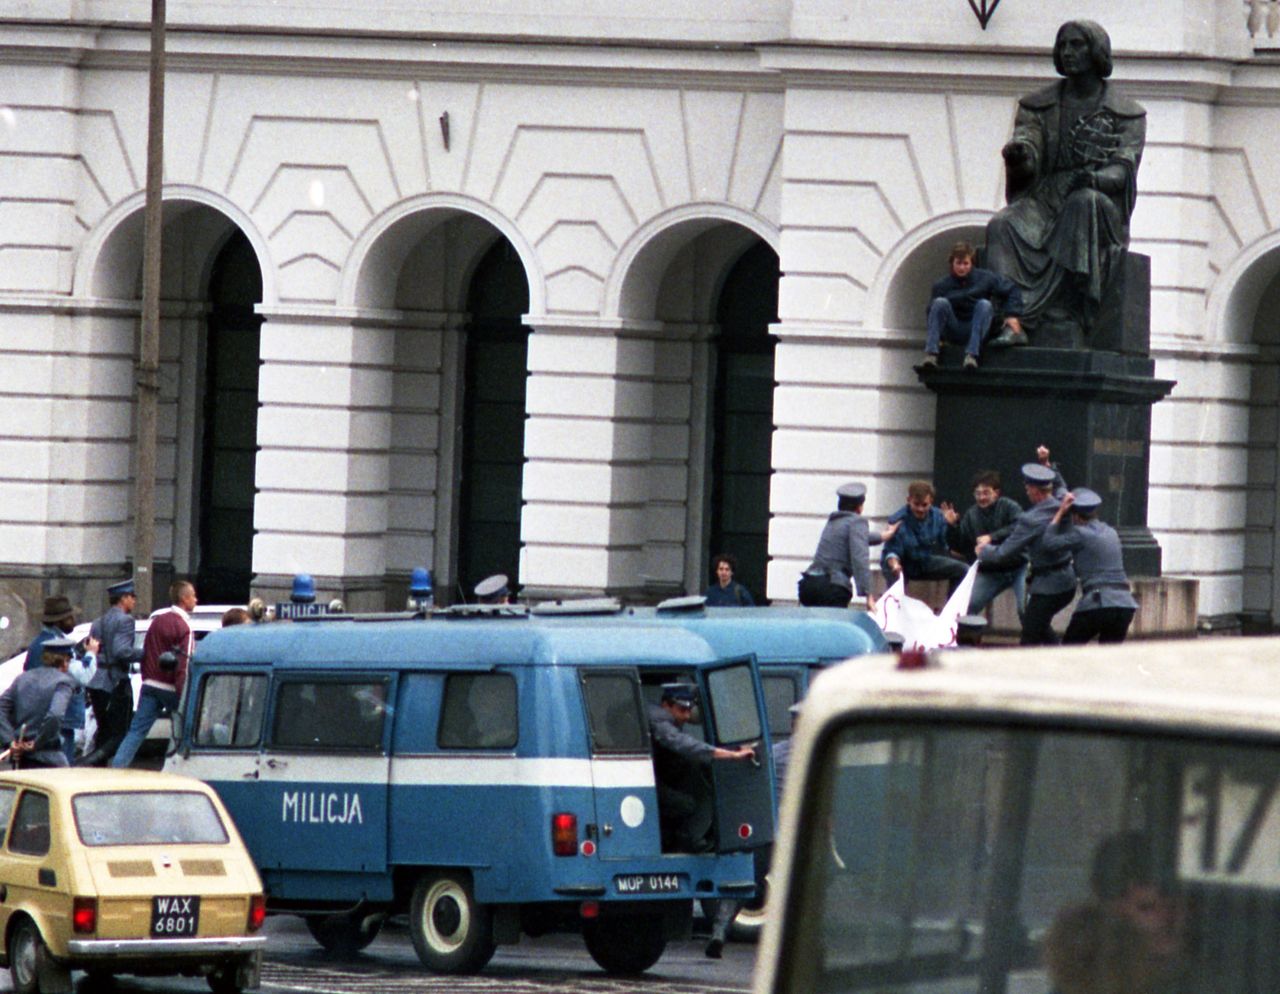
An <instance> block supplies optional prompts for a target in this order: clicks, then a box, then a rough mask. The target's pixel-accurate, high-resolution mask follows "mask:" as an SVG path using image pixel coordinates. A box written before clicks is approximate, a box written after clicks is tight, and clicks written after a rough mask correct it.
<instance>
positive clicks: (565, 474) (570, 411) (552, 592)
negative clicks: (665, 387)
mask: <svg viewBox="0 0 1280 994" xmlns="http://www.w3.org/2000/svg"><path fill="white" fill-rule="evenodd" d="M528 323H529V324H530V325H532V326H533V329H534V331H533V334H532V335H530V336H529V385H528V399H527V407H528V415H529V420H528V422H527V424H526V425H525V443H524V444H525V459H526V463H525V470H524V500H525V508H524V516H523V523H522V527H521V538H522V541H523V548H522V550H521V562H520V583H521V585H522V586H523V588H524V593H525V594H526V595H527V596H530V597H534V598H540V597H558V596H572V595H581V594H596V595H599V594H605V593H608V594H616V595H619V596H625V597H633V598H634V597H637V596H640V595H641V593H642V588H643V576H642V573H643V562H644V529H643V522H644V514H645V505H646V502H647V500H648V486H647V483H646V480H645V470H646V466H647V464H648V462H649V459H650V439H651V421H652V417H653V376H654V362H655V360H654V343H653V341H652V340H651V338H652V336H653V335H654V334H655V333H656V332H658V331H660V330H661V327H662V326H661V324H659V323H656V322H636V321H623V322H619V321H611V322H602V321H592V320H590V319H574V320H572V321H567V320H566V321H558V320H555V319H550V318H536V319H529V322H528ZM636 335H647V336H650V340H646V339H645V338H640V337H634V336H636Z"/></svg>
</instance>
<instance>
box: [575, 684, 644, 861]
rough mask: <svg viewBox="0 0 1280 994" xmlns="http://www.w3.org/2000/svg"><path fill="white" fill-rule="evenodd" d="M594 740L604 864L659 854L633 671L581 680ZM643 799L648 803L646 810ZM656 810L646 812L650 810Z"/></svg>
mask: <svg viewBox="0 0 1280 994" xmlns="http://www.w3.org/2000/svg"><path fill="white" fill-rule="evenodd" d="M578 679H579V682H580V683H581V685H582V699H583V701H584V703H585V704H586V710H587V730H588V732H589V733H590V737H591V784H592V795H593V804H594V809H595V820H594V823H595V826H596V836H597V845H598V846H599V850H600V857H601V858H602V859H610V858H612V859H621V858H624V857H629V856H651V855H654V854H655V853H657V852H660V851H661V848H662V839H661V834H660V832H659V829H658V812H657V802H656V798H655V793H654V780H653V758H652V755H651V752H650V746H649V726H648V719H647V717H646V715H645V710H644V704H643V701H642V699H641V694H640V679H639V677H638V675H637V674H636V671H635V670H634V669H624V668H618V669H602V668H600V669H598V668H595V667H592V668H590V669H583V670H582V671H581V672H580V674H579V677H578ZM645 798H649V799H650V802H649V804H648V805H646V804H645ZM650 807H651V808H652V810H651V811H650V810H647V808H650Z"/></svg>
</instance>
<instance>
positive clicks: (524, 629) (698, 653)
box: [196, 617, 724, 670]
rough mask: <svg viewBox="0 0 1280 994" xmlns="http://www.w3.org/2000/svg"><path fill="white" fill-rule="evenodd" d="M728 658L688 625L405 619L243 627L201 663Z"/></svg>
mask: <svg viewBox="0 0 1280 994" xmlns="http://www.w3.org/2000/svg"><path fill="white" fill-rule="evenodd" d="M719 658H724V657H722V656H721V655H720V654H718V653H716V652H715V651H714V650H713V649H712V647H711V646H710V645H709V644H708V643H707V641H706V640H705V639H703V638H700V637H699V636H698V635H696V634H694V633H693V632H690V631H687V630H685V629H683V628H678V627H675V626H670V625H659V624H652V625H646V624H637V623H636V622H634V621H631V622H624V623H619V624H615V625H601V624H583V625H574V624H571V623H565V622H556V623H554V624H546V623H542V622H540V621H539V620H537V619H533V618H529V617H511V618H496V619H490V618H458V619H451V618H434V619H430V620H404V621H369V622H365V621H356V620H350V619H348V620H342V621H316V622H306V623H297V622H270V623H266V624H257V625H236V626H234V627H231V628H224V629H222V630H220V631H217V632H214V633H212V634H211V635H209V636H208V638H206V639H204V640H203V641H201V643H200V646H199V649H198V650H197V652H196V662H197V664H201V665H203V664H205V663H257V664H262V665H271V666H278V667H281V668H289V667H291V666H297V665H298V664H300V663H304V662H305V664H306V665H307V666H313V665H317V666H326V665H332V666H334V667H351V666H370V667H377V668H379V669H387V668H391V669H403V668H420V667H422V666H423V665H424V664H426V665H430V666H440V667H446V666H447V667H449V668H451V669H476V670H484V669H491V668H492V667H494V666H495V665H498V664H503V665H520V664H531V663H532V664H555V663H559V664H566V665H582V664H593V663H594V664H601V665H614V666H617V665H620V664H626V665H651V666H656V667H657V666H665V667H671V666H681V665H685V666H687V665H689V664H691V663H703V662H713V661H715V660H716V659H719Z"/></svg>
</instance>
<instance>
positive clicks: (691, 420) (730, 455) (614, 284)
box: [605, 204, 778, 599]
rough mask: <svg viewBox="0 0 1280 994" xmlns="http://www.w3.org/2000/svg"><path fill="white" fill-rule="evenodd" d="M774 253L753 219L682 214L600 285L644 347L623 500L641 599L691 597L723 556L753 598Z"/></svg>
mask: <svg viewBox="0 0 1280 994" xmlns="http://www.w3.org/2000/svg"><path fill="white" fill-rule="evenodd" d="M776 243H777V232H776V230H775V229H773V228H772V227H771V226H770V225H768V224H767V223H766V222H764V221H763V220H762V219H761V218H759V217H757V216H756V215H753V214H749V213H747V212H743V211H738V210H735V209H733V208H728V207H725V206H723V205H697V204H695V205H689V206H685V207H682V208H680V209H679V210H677V211H672V212H669V213H668V214H666V215H664V216H663V217H661V218H659V219H656V220H655V221H654V222H651V223H650V224H649V225H647V226H646V228H644V229H642V230H641V231H640V232H638V233H637V234H636V236H635V237H634V238H633V239H632V240H631V241H630V242H629V243H628V244H627V245H626V246H624V248H623V251H622V252H621V253H620V255H619V262H618V265H617V267H615V270H614V273H613V274H612V276H611V278H610V280H609V281H608V283H607V285H606V289H605V301H606V311H607V312H608V313H609V316H616V317H618V318H620V319H622V324H623V329H624V330H623V333H624V334H644V335H645V336H652V337H653V339H654V341H653V348H654V367H653V368H654V372H653V384H652V385H653V414H652V418H651V420H650V446H649V460H648V465H647V466H646V467H645V473H644V474H643V478H644V480H645V481H646V482H647V490H646V492H645V493H643V494H639V495H637V500H638V502H639V503H642V504H643V506H644V515H643V534H642V536H641V541H642V542H643V546H644V556H643V563H644V565H643V579H644V583H645V586H646V587H647V588H649V590H650V591H651V592H652V593H654V594H661V593H669V592H673V591H676V590H687V591H698V590H701V589H703V588H704V587H705V586H706V585H707V583H708V580H709V577H708V564H709V561H710V557H711V556H712V555H714V554H715V553H717V552H730V553H733V554H734V555H736V556H737V557H738V560H739V567H738V578H739V579H740V580H742V581H743V582H744V583H746V585H747V586H748V588H749V589H751V590H752V592H753V593H754V594H755V596H756V597H757V598H758V599H759V598H762V597H763V595H764V590H765V572H766V567H767V564H768V528H769V480H770V476H771V473H772V433H773V387H774V369H773V354H774V345H775V340H774V339H773V337H772V336H771V335H770V334H769V332H768V328H769V325H770V324H772V323H774V322H776V321H777V292H778V256H777V252H776V248H775V246H776ZM654 322H657V326H656V329H655V326H654V324H653V323H654ZM628 326H630V327H632V328H635V329H637V330H636V331H634V332H632V331H629V330H627V329H628ZM642 328H643V329H646V330H644V331H640V330H638V329H642ZM713 545H714V546H715V547H714V548H713ZM725 546H735V547H725Z"/></svg>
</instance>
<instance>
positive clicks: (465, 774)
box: [165, 753, 654, 789]
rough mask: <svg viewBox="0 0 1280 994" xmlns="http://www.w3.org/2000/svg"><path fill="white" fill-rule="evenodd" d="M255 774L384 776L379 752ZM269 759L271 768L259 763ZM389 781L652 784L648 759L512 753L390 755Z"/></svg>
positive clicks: (243, 774)
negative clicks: (532, 756) (534, 756)
mask: <svg viewBox="0 0 1280 994" xmlns="http://www.w3.org/2000/svg"><path fill="white" fill-rule="evenodd" d="M262 762H263V763H264V766H263V767H262V769H261V774H260V777H261V778H262V779H265V780H269V781H272V782H282V781H287V782H292V783H378V782H380V781H382V780H384V779H387V767H388V762H387V760H386V758H384V757H382V756H335V755H326V756H299V755H290V756H284V755H279V754H276V755H274V756H272V755H268V757H267V758H266V759H265V760H263V761H262ZM268 762H275V763H276V764H277V765H276V766H275V768H274V769H267V768H266V766H265V764H266V763H268ZM389 765H390V781H391V783H393V784H395V785H397V786H404V787H429V786H449V785H452V784H462V785H468V786H528V787H591V786H593V785H594V786H595V787H599V788H621V789H635V788H639V787H652V786H653V783H654V781H653V764H652V763H651V762H650V761H649V760H648V759H594V760H591V759H522V758H518V757H515V756H477V755H470V756H440V755H432V756H395V757H393V758H392V759H391V761H390V764H389ZM165 769H166V770H168V771H169V772H171V773H183V774H186V775H187V776H192V777H197V778H199V779H201V780H217V781H229V780H230V781H239V780H243V781H246V782H251V781H252V780H254V779H257V778H256V777H254V776H253V774H254V773H257V772H258V771H259V764H258V758H257V756H256V754H245V753H238V754H237V753H193V754H191V755H189V756H187V757H186V758H185V759H183V758H182V757H180V756H171V757H170V758H169V761H168V763H166V764H165Z"/></svg>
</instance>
